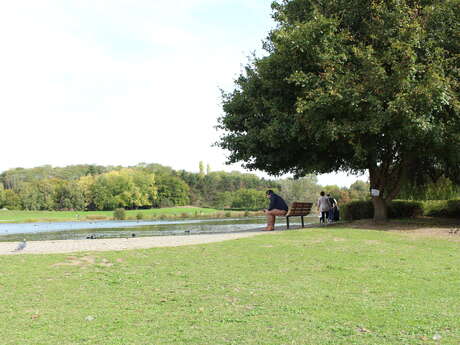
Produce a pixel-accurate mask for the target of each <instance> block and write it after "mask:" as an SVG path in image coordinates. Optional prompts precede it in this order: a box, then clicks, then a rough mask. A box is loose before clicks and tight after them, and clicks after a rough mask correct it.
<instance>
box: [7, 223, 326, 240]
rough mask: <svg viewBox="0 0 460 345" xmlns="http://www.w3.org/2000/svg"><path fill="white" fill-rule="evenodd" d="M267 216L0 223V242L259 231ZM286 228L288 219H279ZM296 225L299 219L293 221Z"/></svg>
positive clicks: (298, 224)
mask: <svg viewBox="0 0 460 345" xmlns="http://www.w3.org/2000/svg"><path fill="white" fill-rule="evenodd" d="M265 222H266V219H265V217H255V218H225V219H184V220H169V221H168V220H156V221H92V222H53V223H20V224H18V223H11V224H0V241H22V240H23V239H24V238H26V239H27V240H28V241H45V240H80V239H87V238H117V237H125V238H126V237H143V236H164V235H184V234H190V235H193V234H210V233H230V232H241V231H251V230H260V229H261V228H263V227H264V226H265ZM314 222H317V218H316V217H306V218H305V224H312V223H314ZM277 223H278V226H279V227H280V228H286V220H285V218H280V219H279V221H278V222H277ZM290 225H291V226H292V227H293V228H295V227H299V226H300V218H298V217H295V218H294V219H292V220H290Z"/></svg>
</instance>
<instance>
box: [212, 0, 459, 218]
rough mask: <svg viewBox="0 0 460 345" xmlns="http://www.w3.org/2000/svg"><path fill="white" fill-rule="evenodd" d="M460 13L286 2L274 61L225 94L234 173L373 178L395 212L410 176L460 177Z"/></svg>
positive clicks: (368, 0)
mask: <svg viewBox="0 0 460 345" xmlns="http://www.w3.org/2000/svg"><path fill="white" fill-rule="evenodd" d="M458 7H459V6H458V0H451V1H434V0H433V1H428V0H427V1H424V2H423V3H422V2H419V1H411V0H391V1H372V0H331V1H323V2H318V1H313V0H286V1H282V2H280V3H274V5H273V8H274V19H275V21H276V22H277V26H276V27H275V28H274V29H273V30H272V31H271V32H270V35H269V37H268V39H267V41H266V42H265V44H264V48H265V49H266V51H267V54H266V55H265V56H263V57H262V58H257V57H254V58H253V60H252V61H251V62H250V63H249V64H248V66H246V69H245V73H243V74H242V75H240V77H239V78H238V79H237V80H236V85H235V89H234V90H233V91H231V92H229V93H225V94H224V95H223V110H224V113H225V114H224V116H223V117H221V118H220V119H219V128H220V129H221V130H223V131H224V135H223V136H222V137H221V139H220V141H219V143H218V144H219V146H220V147H222V148H223V149H226V150H228V151H229V152H230V157H229V162H230V163H235V162H239V161H242V162H244V163H245V166H246V167H248V168H253V169H260V170H264V171H267V172H269V173H271V174H281V173H288V172H291V173H293V174H295V175H297V176H304V175H307V174H311V173H313V174H317V173H326V172H334V171H349V172H364V171H368V172H369V177H370V183H371V186H372V188H375V189H378V190H380V191H381V194H380V196H379V197H378V199H380V200H379V201H383V202H380V203H379V205H383V206H384V205H386V204H387V203H388V202H389V201H391V200H393V199H394V198H395V197H396V196H397V195H398V193H399V188H400V184H401V180H402V178H403V177H404V176H405V175H407V174H409V173H410V174H422V173H426V172H428V171H429V172H432V171H433V170H437V171H442V172H445V173H446V174H447V175H448V176H449V177H452V178H453V177H457V178H458V176H459V175H460V174H459V173H458V172H459V167H460V99H459V90H460V84H459V82H458V80H459V77H460V60H459V58H458V54H459V50H458V49H459V44H458V41H459V40H458V38H459V36H458V30H457V31H456V29H458V23H459V22H460V11H459V10H458ZM436 23H449V24H443V25H437V24H436ZM450 25H452V27H451V26H450ZM385 214H386V212H382V210H379V212H377V213H376V217H377V218H379V217H383V218H384V217H385Z"/></svg>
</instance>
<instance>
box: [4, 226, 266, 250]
mask: <svg viewBox="0 0 460 345" xmlns="http://www.w3.org/2000/svg"><path fill="white" fill-rule="evenodd" d="M264 233H266V232H264V231H254V232H240V233H230V234H210V235H185V236H154V237H136V238H108V239H94V240H58V241H31V242H27V244H26V246H25V248H24V249H22V250H19V251H15V249H16V248H17V246H18V242H0V255H17V254H57V253H74V252H83V251H112V250H126V249H145V248H153V247H177V246H186V245H192V244H203V243H211V242H221V241H227V240H234V239H238V238H246V237H252V236H256V235H261V234H264Z"/></svg>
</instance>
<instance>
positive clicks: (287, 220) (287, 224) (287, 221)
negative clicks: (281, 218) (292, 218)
mask: <svg viewBox="0 0 460 345" xmlns="http://www.w3.org/2000/svg"><path fill="white" fill-rule="evenodd" d="M286 227H287V229H289V217H286Z"/></svg>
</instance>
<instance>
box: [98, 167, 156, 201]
mask: <svg viewBox="0 0 460 345" xmlns="http://www.w3.org/2000/svg"><path fill="white" fill-rule="evenodd" d="M91 193H92V196H93V202H94V205H95V208H96V209H97V210H111V209H114V208H116V207H123V208H138V207H146V206H150V207H151V206H152V205H153V202H154V200H155V198H156V195H157V190H156V185H155V177H154V175H153V174H150V173H148V172H144V171H141V170H134V169H121V170H119V171H111V172H108V173H105V174H102V175H99V176H97V177H96V179H95V181H94V184H92V185H91Z"/></svg>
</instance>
